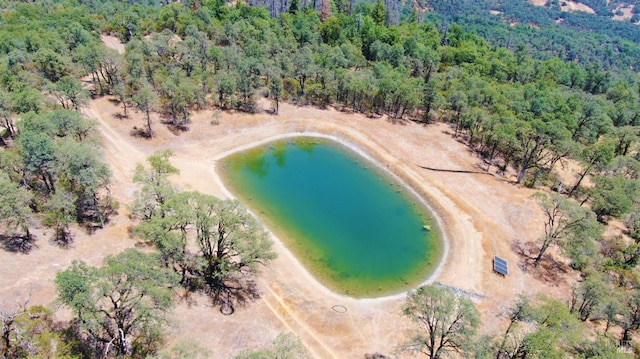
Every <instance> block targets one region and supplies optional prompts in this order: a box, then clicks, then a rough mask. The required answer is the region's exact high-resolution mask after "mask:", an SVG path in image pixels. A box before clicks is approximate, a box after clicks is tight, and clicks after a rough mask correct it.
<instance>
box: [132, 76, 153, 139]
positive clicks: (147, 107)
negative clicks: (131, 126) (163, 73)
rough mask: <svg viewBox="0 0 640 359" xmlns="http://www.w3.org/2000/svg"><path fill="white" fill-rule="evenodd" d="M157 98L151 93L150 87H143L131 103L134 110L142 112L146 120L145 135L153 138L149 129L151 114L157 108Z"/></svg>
mask: <svg viewBox="0 0 640 359" xmlns="http://www.w3.org/2000/svg"><path fill="white" fill-rule="evenodd" d="M158 101H159V100H158V96H157V95H156V94H155V92H153V89H151V87H150V86H145V87H143V88H142V89H140V91H138V93H137V94H135V96H133V103H135V104H136V108H137V109H138V110H140V111H142V112H144V114H145V116H146V118H147V135H148V136H149V138H153V130H152V129H151V112H152V111H156V110H157V108H158V103H159V102H158Z"/></svg>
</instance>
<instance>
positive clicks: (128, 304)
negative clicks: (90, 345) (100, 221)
mask: <svg viewBox="0 0 640 359" xmlns="http://www.w3.org/2000/svg"><path fill="white" fill-rule="evenodd" d="M104 263H105V265H104V266H103V267H101V268H96V267H90V266H88V265H87V264H85V263H84V262H82V261H74V262H73V264H72V265H71V267H70V268H68V269H66V270H64V271H61V272H58V273H57V274H56V279H55V283H56V290H57V292H58V300H59V301H60V302H61V303H62V304H64V305H66V306H68V307H69V308H71V310H72V311H73V315H74V317H75V320H76V321H77V323H78V325H79V328H80V330H81V331H82V332H83V333H85V334H86V335H87V336H88V337H89V339H90V340H92V341H94V342H95V344H96V345H97V346H98V347H99V348H101V352H103V353H104V354H103V355H108V354H109V353H110V352H111V351H112V350H113V352H115V354H116V355H118V356H125V355H132V354H135V355H141V354H142V355H144V353H146V352H148V351H149V350H151V349H154V347H153V345H154V344H156V343H157V342H158V340H159V336H160V329H161V327H162V324H163V323H164V322H165V319H164V317H165V313H166V311H167V310H168V309H169V308H170V307H171V305H172V297H173V292H172V291H171V287H172V286H173V285H175V284H176V283H177V280H178V278H177V275H176V274H175V273H174V272H173V271H171V270H169V269H166V268H160V267H159V266H158V265H157V264H158V260H157V258H156V256H155V255H154V254H145V253H142V252H139V251H137V250H134V249H129V250H127V251H124V252H122V253H120V254H118V255H116V256H108V257H106V258H105V260H104Z"/></svg>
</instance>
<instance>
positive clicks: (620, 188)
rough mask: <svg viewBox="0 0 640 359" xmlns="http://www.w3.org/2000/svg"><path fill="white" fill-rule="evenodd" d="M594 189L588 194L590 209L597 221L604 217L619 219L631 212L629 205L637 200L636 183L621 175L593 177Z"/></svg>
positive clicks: (637, 189)
mask: <svg viewBox="0 0 640 359" xmlns="http://www.w3.org/2000/svg"><path fill="white" fill-rule="evenodd" d="M593 182H594V183H595V187H593V188H592V189H591V191H590V192H589V196H590V198H591V209H592V210H593V212H595V214H596V216H597V218H598V221H601V222H602V221H604V217H605V216H612V217H616V218H619V217H621V216H622V215H624V214H626V213H628V212H629V211H630V210H631V205H632V204H633V202H634V201H636V199H637V198H638V191H639V188H638V181H637V180H633V179H629V178H626V177H625V176H623V175H613V176H612V175H605V176H595V177H594V178H593Z"/></svg>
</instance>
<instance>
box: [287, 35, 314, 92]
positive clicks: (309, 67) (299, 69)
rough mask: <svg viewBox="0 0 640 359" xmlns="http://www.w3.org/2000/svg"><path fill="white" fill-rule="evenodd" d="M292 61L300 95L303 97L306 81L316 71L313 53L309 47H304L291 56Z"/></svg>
mask: <svg viewBox="0 0 640 359" xmlns="http://www.w3.org/2000/svg"><path fill="white" fill-rule="evenodd" d="M292 61H293V64H294V66H295V67H294V68H295V70H294V71H295V76H296V78H297V79H298V82H299V83H300V95H302V96H304V95H305V85H306V83H307V79H308V78H310V77H311V76H313V74H314V73H315V71H316V66H315V63H314V62H313V51H312V50H311V48H310V47H309V46H304V47H303V48H302V49H301V50H300V51H297V52H296V53H295V54H294V55H293V59H292Z"/></svg>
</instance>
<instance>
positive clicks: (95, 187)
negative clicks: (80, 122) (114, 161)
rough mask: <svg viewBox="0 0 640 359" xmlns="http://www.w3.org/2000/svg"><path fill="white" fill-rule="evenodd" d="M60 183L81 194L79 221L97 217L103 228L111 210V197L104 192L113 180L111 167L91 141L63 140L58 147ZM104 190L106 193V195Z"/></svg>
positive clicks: (77, 209) (78, 207) (78, 196)
mask: <svg viewBox="0 0 640 359" xmlns="http://www.w3.org/2000/svg"><path fill="white" fill-rule="evenodd" d="M56 165H57V168H58V170H59V178H60V180H59V183H61V184H63V186H64V188H65V189H66V190H67V191H69V192H70V193H72V194H73V195H74V196H76V197H77V200H76V201H75V203H76V211H77V212H76V213H77V216H78V219H79V220H83V221H86V220H95V221H97V222H98V223H99V225H100V227H103V226H104V223H105V221H106V220H107V217H108V215H109V211H110V210H111V205H112V204H111V199H110V197H109V194H108V191H104V190H105V189H106V188H107V186H108V185H109V181H110V180H111V171H110V170H109V167H108V166H107V165H106V164H105V163H104V162H102V161H101V160H100V157H99V152H98V149H97V148H96V147H95V145H93V144H90V143H88V142H75V141H69V140H67V141H62V142H61V144H60V145H59V146H58V147H57V149H56ZM101 191H104V192H106V195H103V194H102V193H101Z"/></svg>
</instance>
